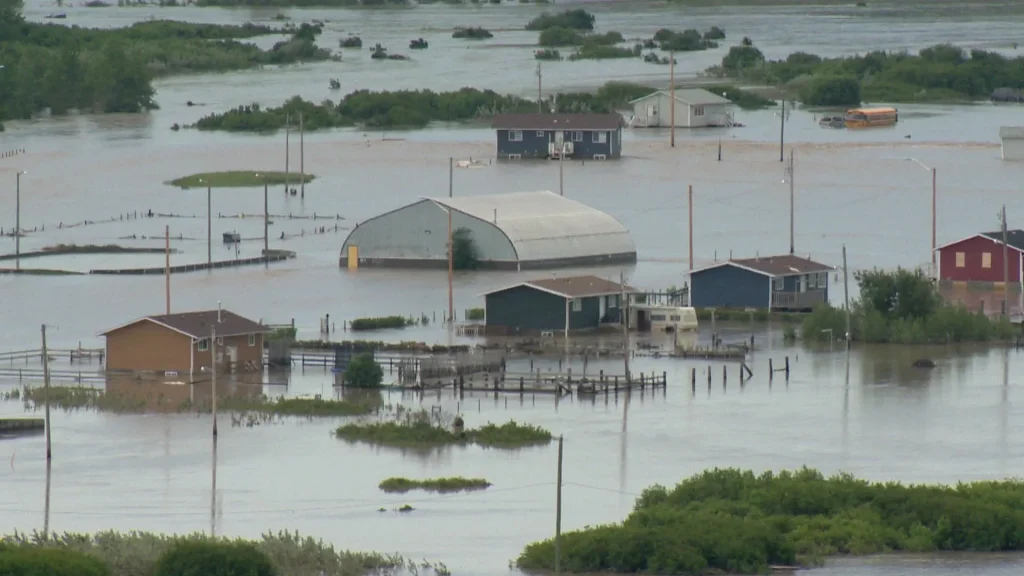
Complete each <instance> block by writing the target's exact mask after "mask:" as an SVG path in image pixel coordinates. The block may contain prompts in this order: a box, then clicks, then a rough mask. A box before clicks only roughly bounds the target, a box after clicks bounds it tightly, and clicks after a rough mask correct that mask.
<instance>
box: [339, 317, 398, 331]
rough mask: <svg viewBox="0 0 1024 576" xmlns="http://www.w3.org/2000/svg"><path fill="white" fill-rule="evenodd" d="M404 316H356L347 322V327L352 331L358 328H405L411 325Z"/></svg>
mask: <svg viewBox="0 0 1024 576" xmlns="http://www.w3.org/2000/svg"><path fill="white" fill-rule="evenodd" d="M411 324H412V322H410V321H409V319H408V318H406V317H405V316H379V317H373V318H356V319H355V320H353V321H351V322H349V324H348V327H349V329H351V330H353V331H359V330H382V329H385V328H405V327H406V326H409V325H411Z"/></svg>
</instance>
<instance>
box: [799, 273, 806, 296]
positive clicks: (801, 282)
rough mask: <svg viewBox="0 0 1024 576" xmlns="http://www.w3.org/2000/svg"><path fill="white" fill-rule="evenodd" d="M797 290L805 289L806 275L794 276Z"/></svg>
mask: <svg viewBox="0 0 1024 576" xmlns="http://www.w3.org/2000/svg"><path fill="white" fill-rule="evenodd" d="M796 285H797V290H798V291H799V292H801V293H803V292H806V291H807V276H797V277H796Z"/></svg>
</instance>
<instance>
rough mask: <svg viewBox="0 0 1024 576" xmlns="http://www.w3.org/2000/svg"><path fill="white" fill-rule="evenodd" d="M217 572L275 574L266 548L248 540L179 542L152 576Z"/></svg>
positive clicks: (252, 575) (248, 575) (245, 575)
mask: <svg viewBox="0 0 1024 576" xmlns="http://www.w3.org/2000/svg"><path fill="white" fill-rule="evenodd" d="M186 574H211V575H212V574H217V575H220V576H277V575H278V574H279V571H278V570H277V567H275V566H274V564H273V563H272V562H271V561H270V557H269V556H267V554H266V553H265V552H263V551H262V550H260V549H259V548H257V547H256V546H255V545H254V544H252V543H250V542H201V541H194V542H179V543H177V544H175V545H173V546H171V548H170V549H168V550H167V551H166V552H164V553H163V554H162V555H161V556H160V559H159V560H157V562H156V567H155V568H154V569H153V576H184V575H186Z"/></svg>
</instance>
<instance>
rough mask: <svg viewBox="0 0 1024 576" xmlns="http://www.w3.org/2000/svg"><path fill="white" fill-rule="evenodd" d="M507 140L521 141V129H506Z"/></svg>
mask: <svg viewBox="0 0 1024 576" xmlns="http://www.w3.org/2000/svg"><path fill="white" fill-rule="evenodd" d="M508 141H509V142H522V141H523V131H522V130H509V131H508Z"/></svg>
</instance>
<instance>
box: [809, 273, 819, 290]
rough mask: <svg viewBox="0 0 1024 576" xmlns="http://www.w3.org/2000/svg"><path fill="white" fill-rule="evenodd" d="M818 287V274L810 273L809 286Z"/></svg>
mask: <svg viewBox="0 0 1024 576" xmlns="http://www.w3.org/2000/svg"><path fill="white" fill-rule="evenodd" d="M817 287H818V275H817V274H808V275H807V288H808V289H811V288H817Z"/></svg>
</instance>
